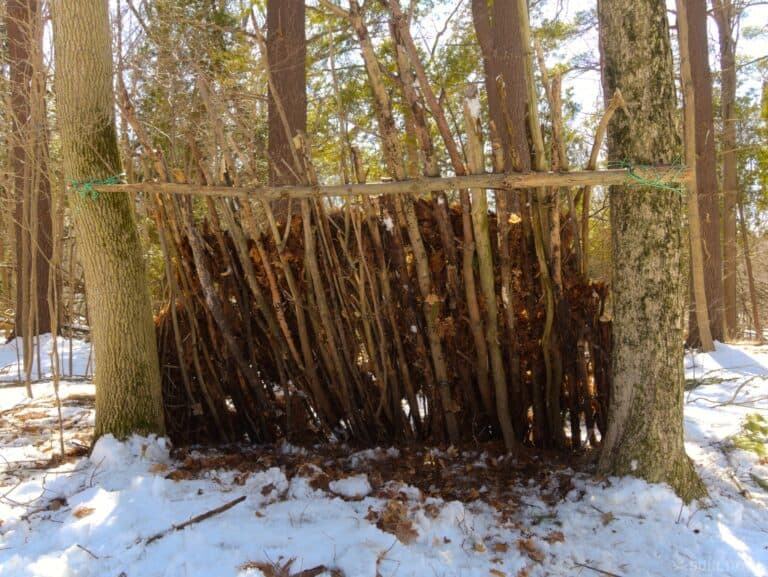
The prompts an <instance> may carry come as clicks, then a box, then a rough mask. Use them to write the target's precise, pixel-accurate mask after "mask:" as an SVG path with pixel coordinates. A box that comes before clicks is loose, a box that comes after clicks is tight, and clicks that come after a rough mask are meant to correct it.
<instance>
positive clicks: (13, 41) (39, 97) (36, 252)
mask: <svg viewBox="0 0 768 577" xmlns="http://www.w3.org/2000/svg"><path fill="white" fill-rule="evenodd" d="M42 24H43V17H42V10H41V6H40V3H39V2H38V0H8V4H7V6H6V29H7V34H8V53H9V54H8V55H9V68H10V91H11V98H10V101H11V135H12V136H11V141H12V146H11V167H12V172H13V186H14V197H15V199H16V206H15V214H14V219H15V220H14V229H15V236H16V271H17V277H16V278H17V281H16V321H15V333H16V335H17V336H27V332H29V336H32V335H36V334H42V333H47V332H50V330H51V319H50V312H49V309H48V277H49V274H48V273H49V266H48V263H49V261H50V258H51V255H52V250H53V245H52V239H51V230H52V220H51V185H50V181H49V180H48V166H47V158H48V126H47V122H46V119H47V116H46V107H45V71H44V70H42V67H43V59H42V49H43V33H42ZM25 198H26V202H27V211H26V214H25V211H24V203H25ZM32 203H34V207H32V206H31V204H32ZM33 213H34V214H33ZM33 216H34V217H35V218H32V217H33ZM33 232H34V236H33ZM24 249H26V250H24ZM32 289H34V290H32ZM32 293H34V294H32ZM25 297H26V298H25ZM33 299H34V303H33V302H32V300H33ZM29 311H35V313H36V315H35V316H36V319H34V322H32V323H30V322H29ZM25 356H26V355H25Z"/></svg>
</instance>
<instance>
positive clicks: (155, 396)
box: [52, 0, 165, 438]
mask: <svg viewBox="0 0 768 577" xmlns="http://www.w3.org/2000/svg"><path fill="white" fill-rule="evenodd" d="M52 7H53V29H54V46H55V53H56V95H57V112H58V117H59V126H60V129H61V144H62V152H63V157H64V172H65V174H66V175H67V178H68V179H70V180H71V181H74V182H75V183H82V182H86V181H91V180H94V179H104V178H108V177H111V176H114V175H116V174H119V173H120V171H121V168H120V156H119V152H118V145H117V135H116V131H115V117H114V109H113V97H112V41H111V34H110V28H109V13H108V8H107V1H106V0H66V2H65V0H54V2H53V6H52ZM74 188H75V189H76V190H79V191H80V192H81V193H80V194H78V193H77V192H76V193H75V195H74V196H73V198H72V200H73V205H74V209H73V210H74V215H75V227H76V232H77V239H78V246H79V251H80V256H81V258H82V262H83V269H84V271H85V282H86V291H87V294H88V305H89V312H90V319H91V334H92V338H93V344H94V349H95V351H96V361H97V362H96V374H95V377H94V380H95V383H96V427H95V432H94V434H95V436H96V438H98V437H100V436H102V435H105V434H107V433H111V434H113V435H115V436H116V437H118V438H124V437H126V436H128V435H130V434H132V433H139V434H148V433H157V434H164V432H165V423H164V417H163V406H162V394H161V389H160V369H159V363H158V357H157V346H156V342H155V327H154V323H153V322H152V310H151V305H150V300H149V291H148V289H147V282H146V273H145V269H144V261H143V258H142V252H141V246H140V242H139V236H138V233H137V230H136V223H135V221H134V214H133V209H132V207H131V200H130V198H129V197H128V196H127V195H125V194H121V193H101V194H99V195H97V196H95V195H92V194H89V193H88V191H87V190H86V189H85V188H84V187H83V186H82V185H81V184H80V185H75V186H74Z"/></svg>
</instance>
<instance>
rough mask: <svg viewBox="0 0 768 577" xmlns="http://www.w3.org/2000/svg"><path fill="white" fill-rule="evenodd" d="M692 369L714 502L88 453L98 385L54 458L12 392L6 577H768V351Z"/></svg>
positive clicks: (480, 478) (393, 468) (493, 466)
mask: <svg viewBox="0 0 768 577" xmlns="http://www.w3.org/2000/svg"><path fill="white" fill-rule="evenodd" d="M83 350H84V351H85V350H86V349H83ZM86 354H87V353H86ZM3 355H6V356H10V353H8V351H7V350H3V348H2V347H0V366H2V364H3V362H5V361H3V360H2V359H4V358H5V357H4V356H3ZM81 360H82V359H81ZM14 362H15V360H14ZM685 363H686V377H687V379H688V388H689V390H688V391H687V392H686V415H685V423H686V437H687V438H686V448H687V450H688V453H689V454H690V455H691V457H692V458H693V460H694V461H695V463H696V464H697V466H698V469H699V471H700V473H701V475H702V477H703V478H704V480H705V481H706V483H707V486H708V488H709V493H710V498H709V499H708V500H707V501H706V502H703V503H694V504H692V505H691V506H684V505H683V504H682V503H681V502H680V500H679V499H678V498H677V497H676V496H675V495H674V494H673V493H672V492H671V490H669V489H668V488H666V487H664V486H651V485H648V484H646V483H644V482H642V481H638V480H635V479H630V478H626V479H616V478H607V479H596V478H594V477H590V476H588V475H585V474H583V473H576V472H574V471H573V470H572V469H571V468H569V467H568V466H567V464H560V465H557V464H550V463H547V464H546V466H545V467H541V466H540V465H538V464H537V463H536V462H535V461H531V462H527V463H521V462H513V460H512V459H511V458H508V457H505V456H504V455H498V454H496V455H494V454H491V453H490V452H481V451H480V450H478V451H473V450H465V451H456V450H454V449H452V448H450V449H448V450H445V451H440V450H436V449H433V450H424V451H422V452H419V451H417V450H412V451H405V450H402V451H400V450H396V449H387V450H384V449H379V450H369V451H363V452H358V453H354V454H351V452H350V453H349V454H347V453H345V451H344V449H343V448H342V447H336V448H335V449H334V450H333V451H331V452H326V453H322V452H318V453H314V452H312V453H310V452H307V451H305V450H304V449H299V448H297V447H291V446H289V445H284V446H282V447H280V448H276V449H266V448H257V449H254V450H252V451H250V452H249V451H241V452H240V453H237V452H229V453H227V454H224V453H214V452H205V453H198V452H183V453H180V454H175V453H174V456H173V457H172V456H171V454H170V451H169V447H168V446H167V445H166V443H165V441H164V440H162V439H153V438H133V439H131V440H130V441H128V442H125V443H118V442H116V441H115V440H114V439H112V438H104V439H102V440H101V441H99V443H98V444H97V445H96V447H95V449H94V451H93V453H92V454H91V456H90V457H89V458H85V457H82V456H81V457H76V456H74V455H77V454H82V452H83V448H82V445H83V444H84V443H86V442H87V438H88V435H89V434H90V431H89V427H90V426H91V425H92V419H93V412H92V401H90V402H89V399H90V397H91V396H92V395H93V387H92V386H91V385H89V384H83V383H70V382H64V383H62V386H61V389H60V397H61V403H62V412H63V418H64V420H65V426H66V439H65V440H66V450H67V453H69V454H70V456H69V457H67V458H66V459H63V460H61V459H58V458H56V457H55V455H57V454H58V452H59V449H58V447H59V445H58V437H57V435H58V433H57V430H58V424H57V423H58V419H57V408H56V406H57V403H56V401H55V399H54V397H53V393H52V387H51V385H50V383H39V384H36V385H33V392H34V394H35V399H33V400H31V401H30V400H27V399H25V398H24V389H23V387H8V386H5V387H4V386H3V385H2V384H0V443H2V445H1V453H0V455H1V456H0V576H2V577H5V576H11V575H12V576H14V577H24V576H35V577H49V576H50V577H53V576H57V577H58V576H62V577H63V576H77V577H90V576H93V577H120V576H124V577H161V576H168V577H170V576H173V577H176V576H200V577H203V576H204V577H218V576H222V577H229V576H240V577H246V576H248V577H262V576H266V577H273V576H279V577H314V576H326V577H328V576H330V577H342V576H345V577H378V576H381V577H391V576H398V577H408V576H418V577H423V576H446V577H447V576H463V577H475V576H484V577H485V576H495V577H503V576H510V577H514V576H526V575H528V576H545V575H555V576H574V575H585V576H590V575H594V576H599V575H608V576H610V575H620V576H625V577H628V576H646V575H649V576H650V575H653V576H665V577H667V576H672V575H691V576H694V575H695V576H698V575H713V576H715V575H717V576H721V575H730V576H742V575H768V466H766V459H765V457H764V456H761V455H760V454H759V453H760V452H761V451H762V452H763V455H764V454H765V451H766V450H768V445H766V441H768V423H766V421H763V420H761V418H762V417H756V416H755V415H761V416H763V417H768V414H766V413H767V411H768V347H763V348H757V347H751V346H740V347H735V346H726V345H718V350H717V351H716V352H715V353H713V354H709V355H696V356H693V355H689V356H687V357H686V360H685ZM763 424H765V425H766V427H765V428H763ZM745 425H747V428H744V426H745ZM740 447H741V448H740ZM41 467H42V468H41ZM397 479H403V480H400V481H398V480H397ZM461 479H464V481H463V482H460V480H461ZM763 485H764V486H763ZM225 506H229V507H228V508H226V507H225Z"/></svg>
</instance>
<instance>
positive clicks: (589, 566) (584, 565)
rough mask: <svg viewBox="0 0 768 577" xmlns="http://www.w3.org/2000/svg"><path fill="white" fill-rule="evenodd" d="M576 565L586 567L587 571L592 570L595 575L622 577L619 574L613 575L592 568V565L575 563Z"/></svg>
mask: <svg viewBox="0 0 768 577" xmlns="http://www.w3.org/2000/svg"><path fill="white" fill-rule="evenodd" d="M574 565H576V566H577V567H584V568H585V569H591V570H592V571H594V572H595V573H600V574H601V575H607V577H621V575H619V574H617V573H611V572H610V571H603V570H602V569H598V568H597V567H592V566H591V565H587V564H586V563H579V562H578V561H575V562H574Z"/></svg>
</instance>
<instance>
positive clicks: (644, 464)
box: [598, 0, 705, 501]
mask: <svg viewBox="0 0 768 577" xmlns="http://www.w3.org/2000/svg"><path fill="white" fill-rule="evenodd" d="M598 17H599V21H600V50H601V55H602V78H603V92H604V94H605V95H612V94H613V92H614V90H615V89H616V88H619V89H620V90H621V92H622V93H623V95H624V98H625V100H626V101H627V103H628V107H630V110H631V115H632V116H631V118H628V117H626V116H624V115H619V116H616V117H615V118H614V121H613V123H611V125H610V126H609V129H608V151H609V158H610V159H615V160H622V159H626V160H630V161H631V162H633V163H639V164H658V163H665V162H666V163H669V162H671V161H673V159H674V158H675V157H676V156H677V155H678V150H679V144H680V140H679V136H678V135H677V133H676V131H675V123H674V113H675V86H674V76H673V70H672V53H671V49H670V42H669V30H668V24H667V17H666V5H665V2H663V1H662V0H599V2H598ZM610 203H611V219H612V227H611V228H612V247H613V291H614V324H613V351H612V352H613V361H612V362H613V366H612V373H613V375H612V376H613V379H612V380H613V383H612V389H611V401H612V402H611V407H610V414H609V422H608V431H607V434H606V437H605V442H604V446H603V451H602V454H601V457H600V463H599V469H600V471H601V472H603V473H605V474H617V475H627V474H632V475H636V476H639V477H642V478H644V479H646V480H648V481H651V482H666V483H669V484H670V485H671V486H672V488H673V489H674V490H675V491H676V492H677V493H678V494H679V495H680V496H681V497H682V498H683V499H685V500H686V501H690V500H691V499H693V498H697V497H701V496H703V495H704V494H705V489H704V486H703V484H702V483H701V480H700V479H699V478H698V476H697V474H696V472H695V470H694V468H693V465H692V463H691V461H690V460H689V459H688V457H687V456H686V454H685V450H684V447H683V347H682V342H683V341H682V312H683V310H682V309H683V290H682V289H683V278H682V271H681V267H680V254H681V242H682V223H681V214H682V197H681V196H680V195H679V194H675V193H671V192H670V191H668V190H663V189H658V188H650V187H642V188H641V187H638V188H633V189H632V190H631V192H630V191H629V190H628V189H627V188H626V187H622V186H614V187H612V188H611V191H610Z"/></svg>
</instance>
